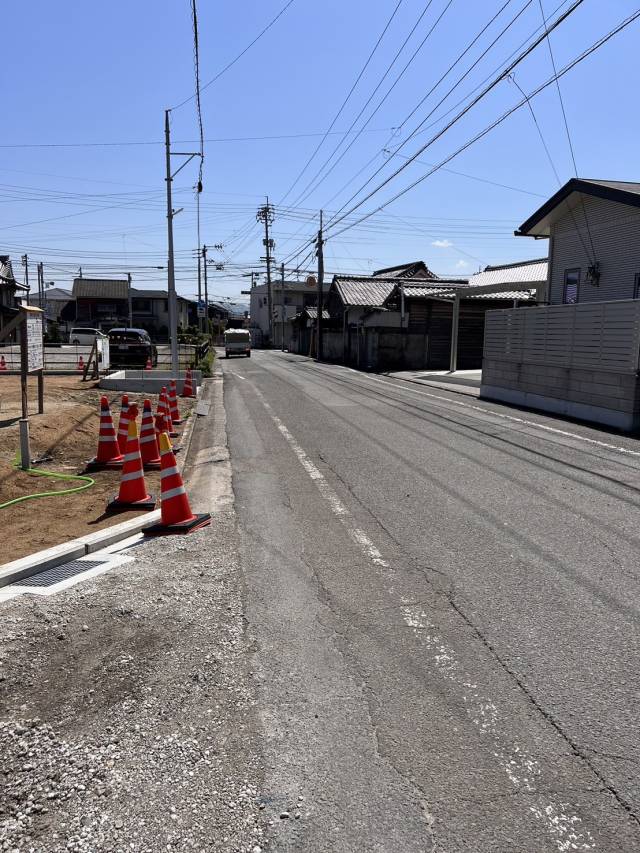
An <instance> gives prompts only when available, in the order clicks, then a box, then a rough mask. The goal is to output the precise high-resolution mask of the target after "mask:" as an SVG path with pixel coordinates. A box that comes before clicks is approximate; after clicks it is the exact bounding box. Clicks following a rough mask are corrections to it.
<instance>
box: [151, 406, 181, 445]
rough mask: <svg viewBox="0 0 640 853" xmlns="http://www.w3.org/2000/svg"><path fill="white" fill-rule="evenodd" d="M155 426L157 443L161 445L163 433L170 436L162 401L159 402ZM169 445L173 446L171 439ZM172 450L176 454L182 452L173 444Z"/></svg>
mask: <svg viewBox="0 0 640 853" xmlns="http://www.w3.org/2000/svg"><path fill="white" fill-rule="evenodd" d="M155 426H156V441H157V442H158V444H159V443H160V436H161V434H162V433H163V432H164V433H166V434H167V435H169V430H168V428H167V419H166V417H165V414H164V411H163V410H162V408H161V405H160V401H158V411H157V413H156V416H155ZM169 444H171V439H169ZM171 449H172V450H173V452H174V453H179V452H180V450H181V448H180V447H174V446H173V444H171Z"/></svg>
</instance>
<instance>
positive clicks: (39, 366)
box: [20, 305, 44, 471]
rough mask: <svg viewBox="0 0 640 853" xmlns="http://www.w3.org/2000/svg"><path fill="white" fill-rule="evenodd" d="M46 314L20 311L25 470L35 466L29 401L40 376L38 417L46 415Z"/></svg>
mask: <svg viewBox="0 0 640 853" xmlns="http://www.w3.org/2000/svg"><path fill="white" fill-rule="evenodd" d="M43 313H44V312H43V311H41V310H40V308H34V307H32V306H30V305H23V306H22V307H21V308H20V385H21V389H22V418H21V419H20V465H21V467H22V469H23V470H24V471H26V470H28V469H29V468H30V467H31V449H30V447H29V400H28V397H27V377H28V376H29V374H30V373H31V374H34V373H35V374H36V375H37V377H38V414H40V415H41V414H42V413H43V412H44V377H43V370H44V344H43V339H42V323H43Z"/></svg>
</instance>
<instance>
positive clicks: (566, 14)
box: [327, 0, 584, 227]
mask: <svg viewBox="0 0 640 853" xmlns="http://www.w3.org/2000/svg"><path fill="white" fill-rule="evenodd" d="M583 2H584V0H574V2H573V3H572V4H571V6H570V7H569V8H568V9H567V10H566V11H565V12H563V13H562V14H561V15H559V16H558V17H557V18H556V19H555V21H554V22H553V23H552V24H551V26H550V27H549V28H546V29H545V32H544V33H543V34H542V35H540V36H539V37H538V38H536V39H535V40H534V41H533V42H532V43H531V44H530V45H529V46H528V47H527V48H525V50H523V51H522V53H520V54H519V55H518V56H517V57H516V58H515V59H514V60H513V62H511V63H510V64H509V65H508V66H507V67H506V68H505V69H504V70H503V71H502V72H501V73H500V74H498V76H497V77H495V78H494V79H493V80H492V81H491V82H490V83H489V84H488V85H487V86H485V88H484V89H483V90H482V91H481V92H480V93H479V94H478V95H476V97H475V98H474V99H473V100H472V101H471V102H470V103H469V104H467V106H466V107H464V108H463V109H462V110H460V112H459V113H457V114H456V115H455V116H454V117H453V118H452V119H451V121H449V122H448V123H447V124H446V125H445V126H444V127H443V128H441V129H440V130H439V131H438V132H437V133H435V134H434V135H433V136H432V137H431V139H429V140H428V141H427V142H425V144H424V145H422V146H421V147H420V148H419V149H418V150H417V151H416V152H415V153H414V154H412V155H411V156H410V157H409V159H408V160H407V161H406V163H403V165H402V166H399V167H398V168H397V169H396V170H395V171H394V172H393V173H392V174H391V175H389V176H388V177H387V178H385V180H384V181H382V182H381V183H380V184H378V186H377V187H375V188H374V189H373V190H371V192H370V193H368V194H367V195H366V196H365V197H364V198H363V199H361V200H360V201H359V202H357V203H356V204H355V205H354V206H353V207H352V208H351V209H350V210H348V211H347V212H346V213H345V214H343V215H342V216H341V217H338V219H336V218H335V217H334V218H333V220H332V221H330V222H329V223H328V226H327V227H330V226H331V224H334V225H335V224H337V223H338V222H341V221H342V220H343V219H344V218H345V217H346V216H348V215H349V214H350V213H353V212H354V211H355V210H357V209H358V208H359V207H361V206H362V205H363V204H364V203H365V202H366V201H368V199H370V198H371V197H372V196H373V195H375V194H376V193H377V192H379V191H380V190H381V189H382V188H383V187H385V186H386V185H387V184H388V183H389V182H390V181H392V180H393V179H394V178H395V177H397V176H398V175H399V174H400V173H401V172H403V171H404V170H405V169H406V168H407V167H408V166H409V165H410V164H411V163H413V161H414V160H416V159H417V158H418V157H419V156H420V155H421V154H422V153H423V152H424V151H426V149H427V148H429V147H430V146H431V145H433V143H434V142H436V141H437V140H438V139H440V137H442V136H444V134H445V133H446V132H447V131H448V130H449V129H450V128H451V127H453V125H455V124H456V123H457V122H458V121H460V119H461V118H463V116H465V115H466V114H467V113H468V112H469V111H470V110H472V109H473V107H475V106H476V104H478V103H479V102H480V101H481V100H482V99H483V98H485V97H486V96H487V95H488V94H489V93H490V92H491V91H492V90H493V89H495V87H496V86H497V85H498V84H499V83H500V82H502V80H504V79H505V78H506V77H508V76H509V74H510V73H511V72H512V71H513V69H514V68H516V66H518V65H519V64H520V63H521V62H522V61H523V60H524V59H526V57H527V56H529V54H530V53H532V52H533V51H534V50H535V49H536V47H537V46H538V45H539V44H540V42H542V41H543V39H544V38H545V37H546V35H547V33H549V32H551V31H552V30H554V29H555V28H556V27H558V26H560V24H561V23H562V22H563V21H565V20H566V19H567V18H568V17H569V15H571V14H572V12H574V11H575V10H576V9H577V8H578V6H580V5H582V3H583ZM358 192H360V190H359V191H358ZM356 195H357V193H356ZM343 207H344V206H343ZM342 209H343V208H341V210H342ZM339 212H340V211H339Z"/></svg>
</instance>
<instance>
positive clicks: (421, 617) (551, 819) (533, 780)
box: [242, 377, 595, 853]
mask: <svg viewBox="0 0 640 853" xmlns="http://www.w3.org/2000/svg"><path fill="white" fill-rule="evenodd" d="M242 378H245V377H242ZM247 381H249V380H247ZM250 385H251V387H252V389H253V391H254V392H255V394H256V396H257V397H258V399H259V400H260V402H261V403H262V405H263V406H264V408H265V409H266V411H267V413H268V414H269V417H270V418H271V420H272V421H273V423H274V424H275V426H276V427H277V429H278V431H279V432H280V434H281V435H282V436H283V438H284V439H285V440H286V442H287V444H288V445H289V446H290V447H291V449H292V450H293V452H294V454H295V455H296V457H297V458H298V461H299V462H300V464H301V466H302V467H303V469H304V470H305V471H306V473H307V474H308V476H309V478H310V479H311V481H312V482H313V483H315V485H316V487H317V488H318V490H319V492H320V494H321V495H322V497H323V498H324V499H325V500H326V501H327V503H328V504H329V506H330V507H331V511H332V512H333V514H334V515H335V516H336V517H337V518H338V519H339V520H340V521H341V523H342V524H343V525H344V527H345V529H346V531H347V533H348V534H349V536H350V538H351V539H352V540H353V541H354V542H355V543H356V544H357V545H358V546H359V547H360V548H361V549H362V551H363V553H364V554H365V556H366V557H368V558H369V559H370V560H371V562H372V563H374V564H375V565H377V566H383V567H385V568H389V563H388V562H387V561H386V560H385V559H384V558H383V556H382V554H381V552H380V550H379V549H378V548H377V547H376V546H375V545H374V543H373V542H372V541H371V539H370V538H369V537H368V536H367V534H366V533H365V532H364V531H363V530H361V529H360V528H359V527H356V526H355V525H353V524H352V523H351V521H350V519H351V513H350V512H349V510H348V509H347V507H346V506H345V505H344V503H343V502H342V501H341V500H340V497H339V496H338V495H337V494H336V492H335V491H334V490H333V488H332V487H331V486H330V485H329V483H328V482H327V480H326V479H325V477H324V475H323V474H322V472H321V471H320V470H319V469H318V467H317V466H316V465H315V464H314V463H313V461H312V460H311V459H310V458H309V456H308V455H307V453H306V452H305V450H304V449H303V448H302V447H301V445H300V444H299V443H298V442H297V441H296V439H295V438H294V436H293V435H292V434H291V432H290V430H289V429H288V427H287V426H286V425H285V424H284V423H283V422H282V420H281V419H280V418H279V417H278V416H277V415H276V414H275V412H274V410H273V408H272V406H271V405H270V404H269V403H268V402H267V400H266V399H265V398H264V395H263V394H262V392H261V391H260V390H259V389H258V388H257V387H256V386H255V385H254V384H253V383H252V382H250ZM445 399H446V398H445ZM401 603H402V605H403V608H402V612H403V619H404V622H405V623H406V624H407V625H408V626H409V627H410V628H411V629H412V630H413V632H414V634H416V636H420V637H421V639H422V641H423V642H424V643H425V645H426V646H427V648H428V649H429V650H430V651H432V652H433V660H434V664H435V667H436V669H437V670H438V671H439V672H440V673H441V675H442V677H443V678H446V679H447V680H449V681H452V682H453V683H455V684H456V685H457V686H458V687H459V688H460V689H461V695H462V700H463V702H464V704H465V707H466V710H467V714H468V715H469V717H470V719H471V721H472V722H473V724H474V725H475V726H477V727H478V729H479V731H480V732H481V734H482V735H486V736H487V737H490V738H491V739H492V753H493V756H494V758H496V759H497V760H498V762H499V763H500V766H501V767H502V769H503V770H504V772H505V773H506V775H507V776H508V778H509V780H510V781H511V783H512V784H513V785H514V787H515V788H517V789H518V790H520V791H524V792H526V793H530V794H531V795H533V796H535V795H536V794H537V792H536V788H537V787H538V786H539V784H540V782H541V776H542V771H541V768H540V764H539V762H538V761H537V760H536V759H533V758H531V757H529V756H528V755H527V754H526V752H525V751H524V750H523V749H522V748H521V747H520V746H518V744H517V743H514V744H509V743H506V742H505V739H504V737H503V736H502V735H501V734H500V732H499V728H498V723H499V719H500V711H499V709H498V707H497V706H496V704H495V702H493V700H492V699H490V698H488V697H485V696H482V694H481V693H480V692H479V690H478V685H477V684H476V683H475V682H474V681H473V680H472V679H471V678H470V677H469V676H468V675H467V674H465V673H464V671H463V670H462V667H461V665H460V662H459V661H458V659H457V655H456V652H455V650H454V649H453V648H451V647H450V646H447V645H446V644H445V643H443V642H442V639H441V638H440V637H439V636H438V635H437V634H435V633H427V632H430V631H432V630H434V629H435V626H434V625H432V624H430V623H429V622H428V621H427V614H426V613H424V611H422V610H420V609H416V608H412V607H409V606H407V604H408V603H407V602H406V600H404V599H401ZM423 632H425V633H423ZM540 796H543V795H540ZM568 809H569V804H568V803H555V802H548V803H547V804H546V805H544V806H543V807H538V806H529V811H530V812H531V813H532V814H533V815H534V816H535V817H536V819H537V820H539V821H542V822H543V823H544V825H545V829H546V831H547V832H548V833H549V835H550V837H551V839H552V841H553V843H554V844H555V846H556V848H557V850H558V851H559V853H568V851H571V850H582V851H589V850H593V849H595V841H594V839H593V836H592V834H591V832H590V831H589V830H588V829H586V828H584V829H581V824H582V818H580V817H578V815H576V814H571V813H570V812H569V811H568Z"/></svg>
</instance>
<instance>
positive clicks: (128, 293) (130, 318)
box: [127, 272, 133, 329]
mask: <svg viewBox="0 0 640 853" xmlns="http://www.w3.org/2000/svg"><path fill="white" fill-rule="evenodd" d="M127 299H128V301H129V328H130V329H132V328H133V307H132V306H133V303H132V300H131V273H130V272H128V273H127Z"/></svg>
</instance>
